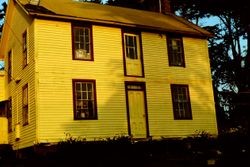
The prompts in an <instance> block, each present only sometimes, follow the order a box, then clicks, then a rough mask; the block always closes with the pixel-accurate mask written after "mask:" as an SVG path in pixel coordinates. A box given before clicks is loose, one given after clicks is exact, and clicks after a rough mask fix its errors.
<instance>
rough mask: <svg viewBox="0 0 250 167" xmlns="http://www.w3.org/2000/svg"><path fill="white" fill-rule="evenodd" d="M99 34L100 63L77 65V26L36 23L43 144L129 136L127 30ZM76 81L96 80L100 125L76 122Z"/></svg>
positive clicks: (102, 29)
mask: <svg viewBox="0 0 250 167" xmlns="http://www.w3.org/2000/svg"><path fill="white" fill-rule="evenodd" d="M93 34H94V35H93V42H94V61H78V60H72V49H71V45H72V44H71V23H70V22H55V21H45V20H36V39H37V48H38V51H37V52H38V57H37V58H38V61H37V68H38V69H37V70H38V73H39V74H38V76H39V84H38V89H39V91H38V99H37V100H38V104H39V106H38V108H39V119H38V120H39V135H38V138H39V141H58V139H62V138H65V133H70V134H71V135H73V136H77V137H78V136H82V137H86V138H87V139H90V138H98V137H109V136H114V135H121V134H127V120H126V105H125V96H124V94H125V91H124V83H123V82H124V81H123V75H124V73H123V58H122V44H121V30H120V29H117V28H107V27H100V26H93ZM45 48H46V49H45ZM72 79H94V80H96V89H97V90H96V92H97V105H98V106H97V108H98V120H77V121H76V120H73V97H72Z"/></svg>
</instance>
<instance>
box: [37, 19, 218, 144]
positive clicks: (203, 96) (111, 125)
mask: <svg viewBox="0 0 250 167" xmlns="http://www.w3.org/2000/svg"><path fill="white" fill-rule="evenodd" d="M35 30H36V31H35V34H36V36H35V38H36V39H37V41H36V42H37V45H36V46H37V48H38V51H37V53H38V57H37V58H38V59H37V72H38V73H37V75H38V78H39V81H38V83H39V84H38V85H37V90H39V91H38V94H37V97H38V98H37V101H38V112H39V118H38V120H39V125H38V126H39V133H38V141H39V142H56V141H60V140H63V139H65V137H66V134H70V135H72V136H75V137H83V138H87V139H98V138H106V137H112V136H116V135H127V134H128V125H127V124H128V122H127V111H126V98H125V86H124V82H125V81H140V82H145V83H146V94H147V105H148V118H149V133H150V135H151V136H152V137H153V138H160V137H183V136H187V135H190V134H194V133H195V131H208V132H209V133H212V134H217V127H216V118H215V110H214V102H213V93H212V85H211V84H212V83H211V76H210V70H209V60H208V55H207V54H208V53H207V42H206V40H202V39H192V38H184V39H183V41H184V47H185V55H186V58H185V59H186V68H176V67H169V65H168V57H167V47H166V36H165V35H164V34H155V33H146V32H143V33H142V45H143V56H144V68H145V78H134V77H125V76H124V66H123V55H122V38H121V29H119V28H112V27H103V26H95V25H94V26H93V43H94V49H93V50H94V61H77V60H72V49H71V48H72V37H71V24H70V23H69V22H56V21H46V20H35ZM72 79H94V80H96V89H97V110H98V120H77V121H76V120H74V119H73V96H72ZM170 84H188V85H189V89H190V96H191V97H190V98H191V107H192V112H193V120H174V118H173V110H172V99H171V92H170Z"/></svg>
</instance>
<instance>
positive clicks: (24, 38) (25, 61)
mask: <svg viewBox="0 0 250 167" xmlns="http://www.w3.org/2000/svg"><path fill="white" fill-rule="evenodd" d="M27 64H28V53H27V31H25V32H24V33H23V68H24V67H26V66H27Z"/></svg>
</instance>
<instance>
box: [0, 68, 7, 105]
mask: <svg viewBox="0 0 250 167" xmlns="http://www.w3.org/2000/svg"><path fill="white" fill-rule="evenodd" d="M0 88H1V89H0V101H4V100H6V95H5V94H6V87H5V71H3V70H2V71H0Z"/></svg>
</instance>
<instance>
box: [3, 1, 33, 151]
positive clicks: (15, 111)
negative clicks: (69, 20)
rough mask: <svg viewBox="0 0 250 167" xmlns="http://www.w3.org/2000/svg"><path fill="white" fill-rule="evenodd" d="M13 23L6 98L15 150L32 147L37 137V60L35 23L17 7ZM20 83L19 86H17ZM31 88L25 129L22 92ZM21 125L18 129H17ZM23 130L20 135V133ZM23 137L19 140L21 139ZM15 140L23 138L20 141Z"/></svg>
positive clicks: (10, 137) (11, 24)
mask: <svg viewBox="0 0 250 167" xmlns="http://www.w3.org/2000/svg"><path fill="white" fill-rule="evenodd" d="M10 12H13V14H12V18H11V19H12V20H11V22H8V20H7V22H6V23H5V24H6V26H7V28H9V29H10V32H9V39H8V40H7V41H8V43H7V47H6V50H5V51H4V52H5V69H6V70H7V69H8V66H9V64H8V52H9V51H11V52H12V60H11V62H12V64H11V66H12V76H11V81H10V82H8V78H7V77H6V80H5V84H6V88H7V89H6V98H7V99H9V98H11V99H12V126H11V129H12V132H10V133H9V143H10V144H12V145H13V148H14V149H21V148H24V147H28V146H31V145H33V143H34V141H35V135H36V122H35V118H36V113H35V111H36V110H35V91H34V88H35V59H34V26H33V24H32V20H31V19H30V18H28V17H27V15H26V14H25V13H24V12H23V10H21V9H20V7H18V5H16V4H15V7H14V8H13V11H10ZM25 31H27V52H28V53H27V54H28V65H27V66H26V67H25V68H24V67H23V49H22V43H23V42H22V36H23V33H24V32H25ZM17 80H20V82H16V81H17ZM25 84H28V104H29V105H28V111H29V118H28V120H29V121H28V122H29V123H28V125H25V126H23V115H22V109H23V108H22V106H23V105H22V90H23V86H24V85H25ZM17 125H19V127H17ZM19 130H20V131H19ZM19 134H20V136H18V135H19ZM16 137H20V138H19V139H18V140H17V139H16Z"/></svg>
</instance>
